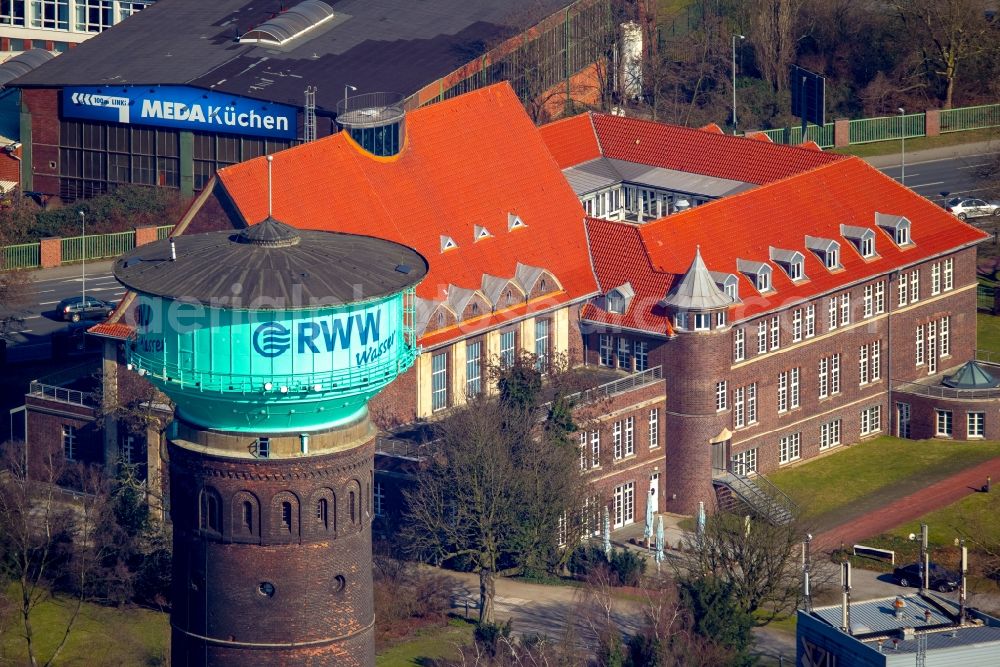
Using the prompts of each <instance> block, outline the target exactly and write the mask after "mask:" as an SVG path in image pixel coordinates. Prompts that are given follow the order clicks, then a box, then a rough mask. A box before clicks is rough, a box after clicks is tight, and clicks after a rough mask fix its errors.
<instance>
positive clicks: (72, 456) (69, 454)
mask: <svg viewBox="0 0 1000 667" xmlns="http://www.w3.org/2000/svg"><path fill="white" fill-rule="evenodd" d="M62 447H63V456H64V457H66V460H67V461H75V460H76V427H75V426H70V425H69V424H63V427H62Z"/></svg>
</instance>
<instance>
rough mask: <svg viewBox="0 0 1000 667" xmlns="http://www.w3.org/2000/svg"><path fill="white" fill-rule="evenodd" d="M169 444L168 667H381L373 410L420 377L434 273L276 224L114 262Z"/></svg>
mask: <svg viewBox="0 0 1000 667" xmlns="http://www.w3.org/2000/svg"><path fill="white" fill-rule="evenodd" d="M114 273H115V277H116V278H118V280H119V281H120V282H122V283H123V284H124V285H126V286H127V287H129V288H130V289H131V290H133V291H135V292H136V293H137V305H136V306H135V309H134V311H133V315H132V316H131V317H132V320H134V325H135V329H136V335H135V338H134V340H132V341H130V342H129V343H128V346H127V349H128V355H127V356H128V364H129V366H128V367H129V368H130V369H131V370H133V371H134V372H136V373H138V374H139V375H141V376H143V377H145V378H146V379H147V380H149V381H151V382H152V383H153V384H154V385H156V386H157V387H158V388H159V389H160V390H162V391H163V392H164V393H166V394H167V395H168V396H170V398H171V399H172V400H173V401H174V403H175V404H176V406H177V409H176V418H175V420H174V422H173V424H172V425H171V427H170V429H169V430H168V436H167V456H168V458H169V460H170V516H171V519H172V521H173V528H174V544H173V552H174V557H173V563H174V565H173V591H172V592H173V599H172V613H171V628H172V638H171V643H172V660H173V664H174V665H239V666H240V667H246V665H279V664H280V665H299V664H302V665H305V664H309V665H366V666H367V665H374V661H375V649H374V632H373V629H374V610H373V604H372V575H371V518H372V492H373V488H372V486H373V458H374V429H373V427H372V425H371V423H370V421H369V419H368V411H367V402H368V400H369V399H370V398H371V397H372V396H374V395H375V394H376V393H378V392H379V390H381V389H382V388H384V387H385V386H386V385H388V384H389V383H390V382H392V380H393V379H394V378H395V377H396V376H397V375H398V374H399V373H401V372H403V371H405V370H406V369H407V368H408V367H409V366H410V365H411V364H412V363H413V359H414V356H415V354H416V345H415V337H414V333H413V328H412V327H413V303H414V287H415V285H416V284H417V283H418V282H419V281H420V280H421V279H422V278H423V277H424V276H425V275H426V273H427V262H426V261H425V260H424V258H423V257H422V256H421V255H419V254H418V253H417V252H415V251H414V250H411V249H410V248H407V247H404V246H401V245H399V244H396V243H392V242H389V241H385V240H381V239H375V238H370V237H365V236H357V235H349V234H336V233H328V232H319V231H304V230H296V229H294V228H292V227H290V226H288V225H286V224H284V223H281V222H279V221H277V220H274V219H273V218H271V217H268V218H267V219H265V220H264V221H263V222H260V223H257V224H255V225H252V226H250V227H248V228H246V229H244V230H242V231H235V232H234V231H226V232H212V233H207V234H196V235H192V236H180V237H177V238H176V239H170V240H169V241H168V240H163V241H159V242H156V243H152V244H149V245H144V246H142V247H139V248H137V249H136V250H135V251H133V252H132V253H130V254H128V255H126V256H125V257H123V258H121V259H119V260H118V261H117V262H116V263H115V267H114Z"/></svg>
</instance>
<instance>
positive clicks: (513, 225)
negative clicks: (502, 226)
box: [507, 213, 528, 232]
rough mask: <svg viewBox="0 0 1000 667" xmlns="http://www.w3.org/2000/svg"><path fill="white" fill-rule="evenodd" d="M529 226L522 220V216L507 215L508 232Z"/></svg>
mask: <svg viewBox="0 0 1000 667" xmlns="http://www.w3.org/2000/svg"><path fill="white" fill-rule="evenodd" d="M527 226H528V225H526V224H524V220H521V216H519V215H515V214H514V213H508V214H507V231H508V232H512V231H514V230H515V229H520V228H522V227H527Z"/></svg>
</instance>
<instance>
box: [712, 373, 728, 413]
mask: <svg viewBox="0 0 1000 667" xmlns="http://www.w3.org/2000/svg"><path fill="white" fill-rule="evenodd" d="M727 396H728V391H727V390H726V381H725V380H723V381H722V382H716V383H715V410H716V412H721V411H722V410H725V409H726V397H727Z"/></svg>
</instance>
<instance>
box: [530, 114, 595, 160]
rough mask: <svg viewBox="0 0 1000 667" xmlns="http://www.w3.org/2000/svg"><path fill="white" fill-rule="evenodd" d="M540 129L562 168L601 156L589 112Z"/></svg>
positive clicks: (546, 143) (543, 138)
mask: <svg viewBox="0 0 1000 667" xmlns="http://www.w3.org/2000/svg"><path fill="white" fill-rule="evenodd" d="M538 131H539V132H540V133H541V135H542V140H544V141H545V145H546V146H548V148H549V152H550V153H552V157H554V158H555V159H556V162H557V163H558V164H559V168H560V169H565V168H566V167H572V166H573V165H576V164H581V163H583V162H587V161H588V160H593V159H594V158H599V157H601V147H600V146H599V145H598V143H597V135H596V134H595V133H594V126H593V124H592V123H591V115H590V114H589V113H582V114H579V115H577V116H571V117H569V118H563V119H561V120H557V121H555V122H552V123H548V124H546V125H542V126H541V127H540V128H538Z"/></svg>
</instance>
